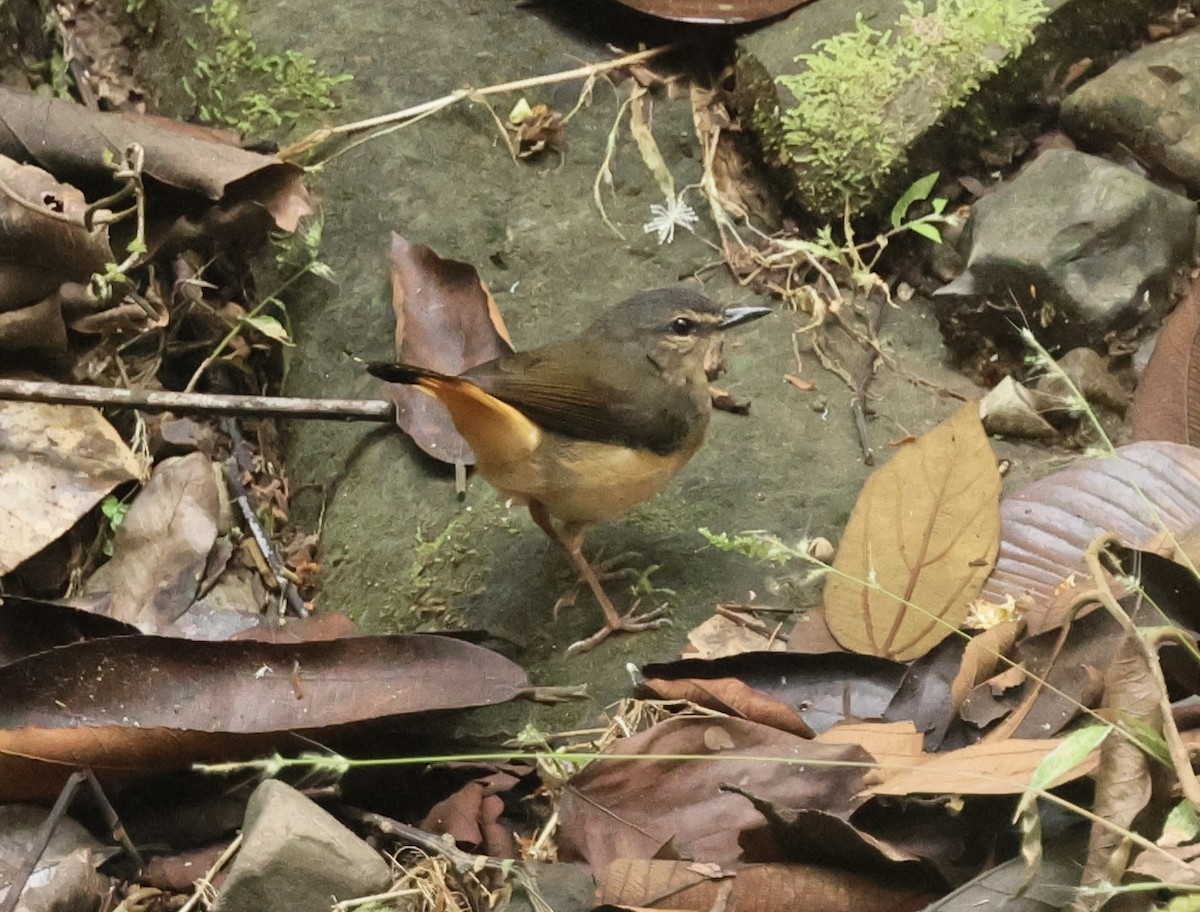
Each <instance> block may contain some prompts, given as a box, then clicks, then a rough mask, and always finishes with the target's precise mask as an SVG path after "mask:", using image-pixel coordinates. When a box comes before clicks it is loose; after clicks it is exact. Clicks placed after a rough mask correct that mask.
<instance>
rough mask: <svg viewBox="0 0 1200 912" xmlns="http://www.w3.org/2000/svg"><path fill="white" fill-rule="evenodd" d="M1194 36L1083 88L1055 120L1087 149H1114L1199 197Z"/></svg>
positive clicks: (1167, 43) (1151, 47)
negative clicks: (1120, 149)
mask: <svg viewBox="0 0 1200 912" xmlns="http://www.w3.org/2000/svg"><path fill="white" fill-rule="evenodd" d="M1197 60H1200V30H1196V29H1192V30H1191V31H1188V32H1184V33H1183V34H1182V35H1177V36H1176V37H1174V38H1167V39H1166V40H1164V41H1156V42H1154V43H1153V44H1147V45H1146V46H1144V47H1142V48H1140V49H1139V50H1137V51H1135V52H1134V53H1133V54H1131V55H1129V56H1128V57H1126V58H1125V59H1124V60H1120V61H1118V62H1117V63H1115V64H1113V66H1111V67H1110V68H1109V69H1107V70H1105V71H1104V72H1103V73H1101V74H1100V75H1099V76H1097V77H1096V78H1095V79H1092V80H1090V81H1089V82H1086V83H1084V84H1083V85H1082V86H1080V87H1079V88H1078V89H1076V90H1075V91H1074V92H1072V93H1071V94H1070V95H1069V96H1068V97H1067V98H1066V99H1065V100H1064V102H1063V106H1062V122H1063V125H1064V126H1065V127H1066V129H1067V131H1068V132H1069V133H1070V134H1071V135H1072V136H1073V137H1075V139H1076V140H1078V141H1079V142H1080V143H1081V144H1083V145H1085V146H1087V147H1088V148H1093V149H1097V150H1100V151H1107V150H1109V149H1111V148H1113V147H1114V146H1116V145H1118V144H1120V145H1122V146H1125V147H1126V148H1128V149H1129V150H1130V151H1132V152H1133V153H1134V154H1135V155H1136V156H1137V157H1138V160H1139V161H1141V162H1143V163H1145V164H1146V165H1148V166H1149V167H1150V168H1151V170H1153V171H1155V172H1157V173H1161V174H1169V175H1171V176H1172V177H1175V178H1177V179H1178V180H1179V181H1180V182H1182V183H1183V184H1184V185H1186V186H1187V188H1188V189H1189V190H1190V191H1192V192H1193V193H1195V192H1197V191H1200V70H1198V69H1197V67H1196V61H1197Z"/></svg>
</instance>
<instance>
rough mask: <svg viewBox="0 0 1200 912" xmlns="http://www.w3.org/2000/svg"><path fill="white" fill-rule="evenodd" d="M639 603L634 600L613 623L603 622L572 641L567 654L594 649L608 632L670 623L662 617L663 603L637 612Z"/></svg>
mask: <svg viewBox="0 0 1200 912" xmlns="http://www.w3.org/2000/svg"><path fill="white" fill-rule="evenodd" d="M639 604H640V602H634V603H633V607H632V608H630V609H629V610H628V611H627V612H625V614H622V615H619V616H618V617H617V618H616V620H615V622H614V623H609V624H605V625H604V626H603V627H601V628H600V629H599V630H597V631H596V632H595V633H593V634H592V635H591V636H590V637H587V638H586V639H582V640H579V641H578V642H575V643H572V644H571V645H570V646H568V647H567V656H568V657H570V656H577V655H579V654H580V653H583V652H587V651H588V650H589V649H594V648H595V647H596V646H599V645H600V644H601V643H603V642H604V641H605V640H607V639H608V637H609V634H612V633H617V632H622V633H638V632H640V631H642V630H657V629H658V628H659V627H665V626H667V625H668V624H670V623H671V621H670V619H668V618H666V617H664V615H665V614H666V612H667V608H666V606H665V605H659V606H658V607H657V608H652V609H650V610H649V611H644V612H641V613H638V606H639Z"/></svg>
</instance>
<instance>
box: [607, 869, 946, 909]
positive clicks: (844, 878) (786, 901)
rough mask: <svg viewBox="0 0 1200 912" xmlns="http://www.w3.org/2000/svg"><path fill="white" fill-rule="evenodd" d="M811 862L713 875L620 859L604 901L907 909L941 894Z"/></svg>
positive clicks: (669, 905) (689, 906) (730, 906)
mask: <svg viewBox="0 0 1200 912" xmlns="http://www.w3.org/2000/svg"><path fill="white" fill-rule="evenodd" d="M907 880H908V883H903V882H898V881H896V880H892V881H890V882H889V881H888V880H886V879H884V878H874V877H870V876H867V875H866V874H861V873H854V872H850V871H839V870H836V869H833V868H823V867H820V866H818V865H807V864H758V865H745V866H744V867H741V868H738V869H737V870H736V871H732V872H724V871H720V870H718V871H716V872H714V873H709V872H707V871H705V870H703V869H700V870H698V869H697V866H696V865H693V864H689V863H688V862H685V861H646V860H643V859H634V858H619V859H616V860H615V861H613V863H612V864H611V865H609V867H608V870H607V871H606V872H605V875H604V879H603V884H602V886H601V889H600V901H601V902H602V903H606V904H611V905H620V906H624V907H629V906H652V907H653V908H656V909H687V910H696V912H711V910H715V909H740V910H744V912H795V910H797V909H803V910H804V912H861V910H863V909H870V910H872V912H907V910H916V909H921V908H924V907H925V906H926V905H927V904H928V903H929V902H931V901H932V900H934V899H935V898H936V897H937V894H936V893H932V892H930V891H929V890H927V889H926V888H924V887H922V886H920V885H917V884H914V883H912V878H911V877H910V878H907Z"/></svg>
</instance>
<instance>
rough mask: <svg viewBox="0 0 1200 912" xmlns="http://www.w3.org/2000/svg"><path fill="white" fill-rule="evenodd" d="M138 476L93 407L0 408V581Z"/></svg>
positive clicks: (134, 461)
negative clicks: (105, 496)
mask: <svg viewBox="0 0 1200 912" xmlns="http://www.w3.org/2000/svg"><path fill="white" fill-rule="evenodd" d="M141 473H142V463H141V461H140V460H139V459H138V458H137V456H135V455H134V453H133V451H132V450H130V449H129V447H127V446H126V445H125V442H124V441H123V440H122V439H121V437H120V435H119V434H117V432H116V431H115V430H114V429H113V426H112V425H111V424H109V423H108V422H107V421H106V420H105V419H104V417H103V416H102V415H101V414H100V412H99V410H98V409H94V408H86V407H82V406H61V405H47V404H42V403H36V402H0V504H3V508H2V509H0V576H3V575H4V574H6V573H9V572H11V571H12V570H13V569H15V568H16V567H17V566H18V565H19V564H20V563H21V562H22V561H23V560H25V559H26V558H28V557H30V556H31V555H33V554H36V553H37V552H38V551H40V550H42V548H44V547H46V545H48V544H50V542H52V541H54V540H55V539H56V538H58V537H59V536H60V535H62V534H63V533H64V532H66V531H67V530H68V529H70V528H71V527H72V526H73V525H75V523H76V522H77V521H78V520H79V518H80V517H81V516H83V515H84V514H85V513H87V512H88V511H89V510H91V509H92V507H94V506H95V505H96V504H97V503H99V502H100V499H101V498H102V497H104V495H105V494H107V493H108V492H109V491H111V490H112V489H113V488H115V487H116V486H117V485H119V484H120V483H121V482H123V481H130V480H132V479H135V478H138V477H140V476H141Z"/></svg>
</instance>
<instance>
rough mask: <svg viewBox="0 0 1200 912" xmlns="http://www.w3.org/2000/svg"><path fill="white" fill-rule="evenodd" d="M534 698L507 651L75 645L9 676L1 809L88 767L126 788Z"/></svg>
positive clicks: (0, 755)
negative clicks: (372, 725)
mask: <svg viewBox="0 0 1200 912" xmlns="http://www.w3.org/2000/svg"><path fill="white" fill-rule="evenodd" d="M528 686H529V682H528V679H527V678H526V676H525V672H524V671H522V670H521V668H520V667H518V666H517V665H516V664H514V663H513V662H510V661H509V660H508V659H506V658H504V657H503V656H501V655H499V654H498V653H495V652H491V651H490V650H487V649H484V648H482V647H480V646H474V645H472V644H470V643H465V642H462V641H460V640H454V639H451V638H449V637H441V636H431V635H413V636H380V637H351V638H348V639H342V640H327V641H323V642H313V643H286V644H281V643H256V642H216V643H208V642H193V641H186V640H180V639H173V638H169V637H157V636H145V637H138V636H117V637H110V638H108V639H103V640H91V641H88V642H83V643H73V644H71V645H69V646H63V647H60V648H57V649H53V650H50V651H49V652H43V653H39V654H37V655H33V656H30V657H29V658H27V659H23V660H21V661H17V662H13V663H11V664H9V665H5V666H3V667H0V693H3V694H4V701H3V703H2V704H0V802H3V801H14V800H21V801H23V800H32V799H41V798H46V797H51V798H52V797H53V796H54V795H55V794H56V793H57V791H58V789H59V788H61V787H62V784H63V782H64V781H65V779H66V778H67V776H68V775H70V773H71V772H72V771H74V770H75V769H78V768H80V767H90V768H92V769H93V770H95V771H96V774H97V775H98V776H100V777H101V779H105V780H116V779H121V778H128V777H130V776H136V775H144V774H145V773H147V772H150V771H158V770H169V769H186V768H187V767H188V766H189V765H190V764H191V763H193V762H196V761H205V760H210V761H215V760H229V759H234V758H244V757H253V756H261V755H263V754H269V753H271V752H273V751H294V750H306V749H311V747H312V745H313V744H314V743H316V742H319V743H321V744H330V743H332V742H333V741H334V740H335V739H336V738H338V737H339V736H346V735H348V734H351V733H353V731H354V728H353V723H361V722H369V721H371V720H378V719H381V718H385V717H389V716H401V715H406V714H414V713H431V712H438V711H445V710H455V709H462V708H466V707H472V706H484V705H488V704H493V703H500V702H504V701H506V700H511V699H513V698H514V697H516V696H517V695H519V694H520V693H521V692H522V691H523V690H524V689H525V688H527V687H528ZM360 731H361V729H360ZM298 733H303V734H304V735H305V736H303V737H301V736H298Z"/></svg>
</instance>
